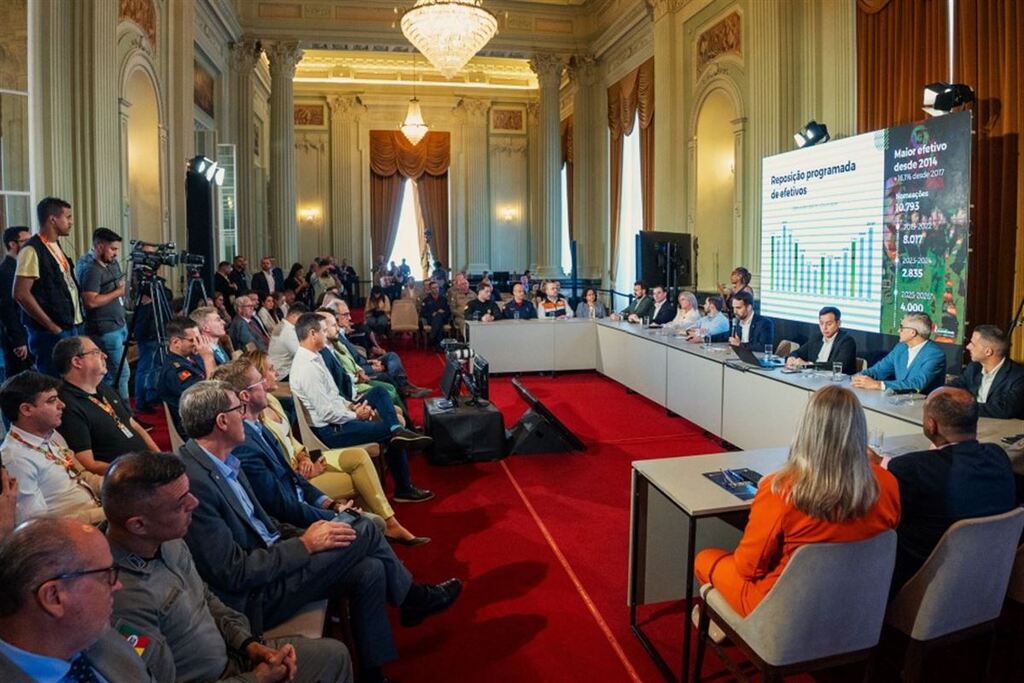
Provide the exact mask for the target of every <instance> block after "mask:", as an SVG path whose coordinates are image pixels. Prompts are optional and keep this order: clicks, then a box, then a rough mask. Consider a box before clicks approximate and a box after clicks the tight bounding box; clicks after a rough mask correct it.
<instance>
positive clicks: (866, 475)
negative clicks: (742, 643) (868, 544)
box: [694, 386, 900, 616]
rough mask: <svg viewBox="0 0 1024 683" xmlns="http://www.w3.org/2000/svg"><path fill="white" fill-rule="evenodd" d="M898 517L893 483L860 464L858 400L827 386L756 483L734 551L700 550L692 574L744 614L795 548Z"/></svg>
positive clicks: (863, 439) (862, 535) (847, 536)
mask: <svg viewBox="0 0 1024 683" xmlns="http://www.w3.org/2000/svg"><path fill="white" fill-rule="evenodd" d="M899 519H900V496H899V486H898V485H897V483H896V478H895V477H894V476H893V475H891V474H890V473H889V472H888V471H886V470H884V469H882V468H881V467H880V466H878V465H875V464H873V463H871V462H870V461H869V459H868V445H867V422H866V420H865V418H864V409H863V408H862V407H861V405H860V401H858V400H857V397H856V396H855V395H854V393H853V392H852V391H850V390H849V389H845V388H843V387H840V386H828V387H825V388H824V389H821V390H820V391H817V392H815V393H814V394H813V395H812V396H811V399H810V401H809V402H808V404H807V409H806V410H805V411H804V415H803V419H802V420H801V421H800V426H799V428H798V430H797V434H796V437H795V438H794V440H793V445H792V446H791V447H790V449H789V457H788V458H787V459H786V463H785V464H784V465H783V466H782V468H781V469H779V470H778V471H777V472H775V473H773V474H770V475H768V476H766V477H764V478H763V479H762V480H761V482H760V484H759V486H758V489H757V495H756V496H755V498H754V502H753V504H752V505H751V507H750V521H749V522H748V523H747V528H746V529H745V530H744V532H743V538H742V539H740V543H739V545H738V546H737V547H736V550H735V551H733V552H731V553H730V552H727V551H725V550H720V549H717V548H708V549H706V550H702V551H701V552H699V553H698V554H697V557H696V559H695V561H694V570H695V572H696V575H697V579H698V580H699V581H700V582H701V583H702V584H706V583H710V584H711V585H713V586H714V587H715V588H716V589H717V590H718V591H719V592H720V593H721V594H722V596H723V597H724V598H725V599H726V600H727V601H728V602H729V604H730V605H731V606H732V607H733V609H735V610H736V611H737V612H738V613H739V614H740V615H742V616H746V615H748V614H750V612H751V611H753V609H754V608H755V607H757V605H758V603H759V602H760V601H761V600H762V599H763V598H764V596H765V595H767V594H768V591H769V590H771V588H772V586H774V585H775V582H776V580H778V578H779V576H780V575H781V574H782V570H783V569H785V568H786V564H787V563H788V562H789V559H790V558H791V557H792V556H793V553H794V552H796V549H797V548H799V547H800V546H802V545H805V544H808V543H850V542H854V541H862V540H865V539H868V538H871V537H873V536H875V535H877V534H879V533H881V532H883V531H885V530H886V529H894V528H895V527H896V524H897V523H898V522H899Z"/></svg>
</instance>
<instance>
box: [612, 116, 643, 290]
mask: <svg viewBox="0 0 1024 683" xmlns="http://www.w3.org/2000/svg"><path fill="white" fill-rule="evenodd" d="M643 219H644V212H643V194H642V192H641V189H640V126H636V125H634V126H633V132H632V133H631V134H630V135H624V136H623V138H622V199H621V201H620V202H619V235H618V237H619V244H618V254H617V262H616V266H615V283H614V289H615V291H617V292H623V293H631V292H632V291H633V283H634V282H635V281H636V275H637V274H636V234H637V233H638V232H640V231H641V230H643ZM625 305H626V304H625V300H623V299H621V298H616V300H615V307H616V308H618V309H622V308H624V307H625Z"/></svg>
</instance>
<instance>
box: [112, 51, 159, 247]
mask: <svg viewBox="0 0 1024 683" xmlns="http://www.w3.org/2000/svg"><path fill="white" fill-rule="evenodd" d="M122 99H123V100H124V102H123V106H122V116H123V117H124V138H123V139H124V143H125V147H126V150H125V155H124V156H123V159H125V161H126V163H127V165H128V168H127V173H126V174H125V175H124V176H123V177H125V178H127V191H126V192H125V198H126V199H127V201H128V212H127V216H125V218H126V219H127V222H126V225H125V227H124V231H125V233H126V234H125V235H124V237H125V239H126V240H128V239H138V240H145V241H147V242H163V241H164V231H163V206H162V202H161V198H160V112H159V105H158V103H157V97H156V88H155V87H154V85H153V80H152V78H151V77H150V75H149V74H148V73H147V72H146V71H145V69H142V68H136V69H134V70H132V72H131V74H129V76H128V78H127V80H126V81H125V85H124V93H123V95H122Z"/></svg>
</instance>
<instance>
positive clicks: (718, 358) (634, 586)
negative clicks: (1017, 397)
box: [467, 319, 1024, 680]
mask: <svg viewBox="0 0 1024 683" xmlns="http://www.w3.org/2000/svg"><path fill="white" fill-rule="evenodd" d="M467 324H468V327H469V343H470V346H471V347H472V348H473V349H474V351H475V352H476V353H478V354H480V355H482V356H483V357H484V358H486V359H487V360H488V362H489V365H490V370H491V371H492V372H496V373H502V372H557V371H561V370H585V369H595V370H597V371H599V372H601V373H602V374H604V375H605V376H607V377H609V378H611V379H614V380H615V381H617V382H619V383H620V384H622V385H623V386H625V387H627V388H628V389H630V390H632V391H635V392H636V393H638V394H640V395H642V396H644V397H646V398H647V399H649V400H651V401H654V402H655V403H657V404H658V405H660V406H663V407H665V408H666V409H667V410H669V411H671V412H673V413H676V414H678V415H681V416H682V417H684V418H686V419H687V420H689V421H691V422H693V423H695V424H696V425H698V426H700V427H701V428H703V429H705V430H706V431H707V432H709V433H710V434H713V435H714V436H717V437H719V438H721V439H722V440H723V441H725V442H728V443H729V444H732V445H734V446H736V447H737V448H739V449H741V450H739V451H733V452H727V453H718V454H712V455H705V456H685V457H680V458H662V459H658V460H639V461H635V462H633V475H632V491H633V503H632V508H631V524H630V529H631V533H630V561H629V569H630V571H629V581H628V595H627V603H628V605H629V608H630V625H631V627H632V628H633V631H634V633H635V634H636V636H637V637H638V638H639V639H640V641H641V642H642V643H643V645H644V647H645V648H646V649H647V651H648V653H649V654H650V655H651V657H652V659H654V661H655V663H656V664H657V665H658V666H659V668H660V670H661V672H662V674H663V675H664V676H665V677H666V678H667V679H668V680H674V674H673V673H672V671H671V669H670V668H669V667H668V665H667V664H666V663H665V661H664V659H662V657H661V656H660V654H659V653H658V652H657V649H656V648H655V647H654V645H653V643H652V642H651V641H650V640H649V639H648V638H647V636H646V635H645V634H644V633H643V630H642V629H641V627H640V625H639V624H638V623H637V620H636V610H637V606H638V605H642V604H650V603H656V602H663V601H666V600H677V599H680V598H684V599H685V600H686V604H687V605H689V604H691V601H692V599H693V590H694V582H693V558H694V556H695V554H696V552H697V551H698V550H700V549H701V548H705V547H723V548H733V547H735V546H736V544H737V542H738V541H739V538H740V535H741V534H742V528H743V526H744V525H745V523H746V515H747V509H748V508H749V505H750V503H749V502H748V501H742V500H740V499H739V498H736V497H735V496H733V495H732V494H731V493H729V492H727V491H725V490H723V489H721V488H720V487H718V486H717V485H715V484H714V483H712V482H711V481H710V480H708V479H707V478H706V477H704V476H703V475H704V473H705V472H710V471H715V470H719V469H721V468H723V467H730V468H742V467H748V468H750V469H752V470H755V471H758V472H760V473H762V474H766V473H768V472H772V471H774V470H775V469H777V468H778V467H779V466H780V465H781V464H782V463H783V462H784V460H785V458H786V453H787V447H788V445H789V443H790V442H791V441H792V438H793V435H794V434H795V433H796V431H797V428H798V425H799V422H800V419H801V417H802V415H803V413H804V410H805V408H806V405H807V401H808V399H809V398H810V396H811V394H812V393H813V392H815V391H818V390H819V389H821V388H822V387H825V386H829V385H830V384H832V381H831V378H830V375H831V373H812V374H809V375H806V374H803V373H792V374H788V373H782V372H781V371H780V370H779V369H775V370H767V371H765V370H758V369H753V368H749V369H748V368H747V367H746V366H742V365H739V364H737V363H736V362H735V361H737V360H738V359H737V358H736V355H735V353H734V352H733V351H732V349H731V347H729V345H728V344H714V345H712V346H711V348H710V349H705V348H704V347H703V345H701V344H692V343H690V342H688V341H685V340H684V339H682V338H681V337H678V336H676V335H674V334H671V333H669V332H668V331H666V330H665V329H664V328H662V329H646V328H642V327H640V326H639V325H634V324H631V323H626V322H622V321H611V320H607V319H605V320H597V321H594V320H578V319H569V320H509V321H495V322H490V323H482V322H469V323H467ZM841 384H842V385H843V386H846V387H848V388H850V389H851V390H852V391H853V392H854V393H855V394H856V395H857V397H858V399H859V400H860V402H861V405H862V406H863V407H864V412H865V416H866V418H867V422H868V427H869V429H874V430H879V431H882V432H884V434H885V435H886V438H885V442H884V447H883V451H886V452H890V451H895V452H898V453H902V452H907V451H908V450H918V449H924V448H927V447H928V442H927V440H925V438H924V436H923V434H922V433H921V410H922V405H923V402H924V400H923V397H917V398H911V399H908V398H907V397H901V398H900V399H899V401H900V402H899V403H898V404H895V405H894V404H893V403H891V402H890V399H889V398H887V397H885V396H884V395H883V394H882V392H879V391H872V390H867V389H857V388H854V387H852V386H851V385H850V378H849V377H844V378H843V380H842V383H841ZM1022 432H1024V421H1021V420H992V419H982V420H981V422H980V424H979V438H981V439H982V440H984V441H997V440H998V439H999V438H1001V437H1004V436H1008V435H1011V434H1018V433H1022ZM1013 455H1014V453H1013V451H1012V449H1011V459H1013ZM1018 459H1020V458H1018ZM698 520H700V524H699V525H698V523H697V522H698ZM666 539H672V542H671V543H666V542H665V540H666ZM684 577H685V578H684ZM684 632H685V636H686V639H685V640H684V643H683V680H686V678H687V676H688V675H689V657H690V637H689V636H690V633H691V624H690V620H689V614H688V613H687V614H686V618H685V619H684Z"/></svg>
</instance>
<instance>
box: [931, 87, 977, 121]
mask: <svg viewBox="0 0 1024 683" xmlns="http://www.w3.org/2000/svg"><path fill="white" fill-rule="evenodd" d="M973 101H974V90H973V89H971V86H969V85H964V84H963V83H929V84H928V85H926V86H924V102H923V105H922V108H923V109H924V110H925V112H927V113H928V114H930V115H931V116H943V115H945V114H948V113H949V112H951V111H953V110H954V109H956V108H957V107H962V106H964V105H965V104H967V103H969V102H973Z"/></svg>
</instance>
